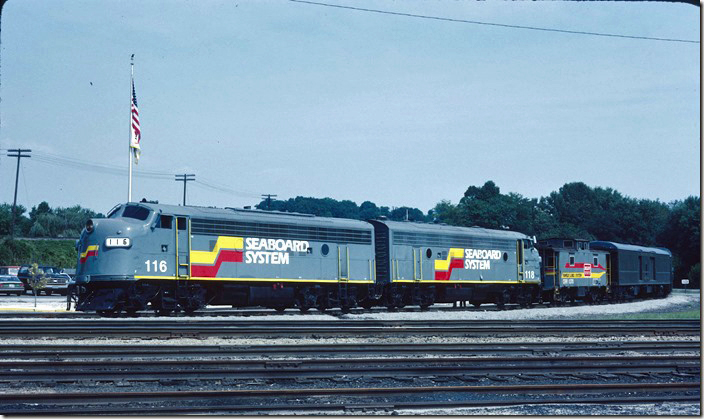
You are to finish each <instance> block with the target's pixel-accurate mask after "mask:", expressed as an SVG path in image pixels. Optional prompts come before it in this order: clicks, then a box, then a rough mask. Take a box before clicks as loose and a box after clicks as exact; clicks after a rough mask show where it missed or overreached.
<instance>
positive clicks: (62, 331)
mask: <svg viewBox="0 0 704 419" xmlns="http://www.w3.org/2000/svg"><path fill="white" fill-rule="evenodd" d="M700 331H701V328H700V321H699V320H620V321H619V320H537V321H536V320H532V321H496V320H481V321H477V320H368V319H365V320H338V319H331V320H321V321H311V320H252V319H249V320H202V319H168V320H162V319H99V320H98V319H74V320H64V319H41V320H34V319H30V320H26V319H19V320H0V337H3V336H5V337H9V336H15V337H32V336H40V337H45V336H52V337H56V336H62V337H71V338H74V337H87V336H100V337H110V336H112V337H115V336H120V337H163V338H169V337H195V338H197V337H206V336H265V337H283V336H298V337H300V336H317V337H321V336H357V337H358V336H378V335H382V336H399V335H401V336H404V335H405V336H408V335H413V336H421V335H422V336H437V335H442V336H497V335H507V336H516V335H530V336H534V335H608V336H614V335H616V336H623V335H665V336H668V335H669V336H682V335H699V334H700Z"/></svg>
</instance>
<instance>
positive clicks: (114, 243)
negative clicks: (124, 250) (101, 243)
mask: <svg viewBox="0 0 704 419" xmlns="http://www.w3.org/2000/svg"><path fill="white" fill-rule="evenodd" d="M130 246H132V240H130V238H129V237H108V238H107V239H105V247H130Z"/></svg>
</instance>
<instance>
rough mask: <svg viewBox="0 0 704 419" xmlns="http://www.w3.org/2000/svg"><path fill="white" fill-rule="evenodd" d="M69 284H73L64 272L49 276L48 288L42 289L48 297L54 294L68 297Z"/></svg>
mask: <svg viewBox="0 0 704 419" xmlns="http://www.w3.org/2000/svg"><path fill="white" fill-rule="evenodd" d="M69 282H71V277H70V276H69V275H68V274H65V273H63V272H62V273H55V274H52V275H49V282H47V284H46V286H45V287H44V288H42V291H44V293H45V294H46V295H51V294H52V293H54V292H56V293H58V294H61V295H66V292H67V291H68V284H69Z"/></svg>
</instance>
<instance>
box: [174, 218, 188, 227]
mask: <svg viewBox="0 0 704 419" xmlns="http://www.w3.org/2000/svg"><path fill="white" fill-rule="evenodd" d="M176 224H177V226H178V229H179V230H185V229H186V228H187V226H186V225H187V223H186V219H185V218H184V217H178V218H177V219H176Z"/></svg>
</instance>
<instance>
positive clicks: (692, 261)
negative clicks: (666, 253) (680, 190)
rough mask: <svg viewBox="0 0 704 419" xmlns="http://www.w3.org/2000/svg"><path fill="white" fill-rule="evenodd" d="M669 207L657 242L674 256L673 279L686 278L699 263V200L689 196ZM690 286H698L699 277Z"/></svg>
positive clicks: (696, 197)
mask: <svg viewBox="0 0 704 419" xmlns="http://www.w3.org/2000/svg"><path fill="white" fill-rule="evenodd" d="M670 207H671V210H670V214H669V217H668V220H667V223H666V224H665V228H664V229H663V231H662V232H661V234H660V235H659V241H660V242H661V243H662V244H663V245H665V246H666V247H668V248H669V249H670V250H671V251H672V253H673V255H674V256H675V257H674V271H675V279H681V278H686V277H687V275H688V274H689V273H690V271H691V270H692V268H693V267H694V266H695V265H697V264H700V263H701V258H700V252H701V245H700V239H701V216H700V214H701V198H700V197H698V196H690V197H688V198H687V199H685V200H683V201H674V202H673V203H671V204H670ZM694 280H695V278H693V281H694ZM691 285H696V286H699V285H700V280H699V277H697V278H696V283H694V282H693V283H692V284H691Z"/></svg>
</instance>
